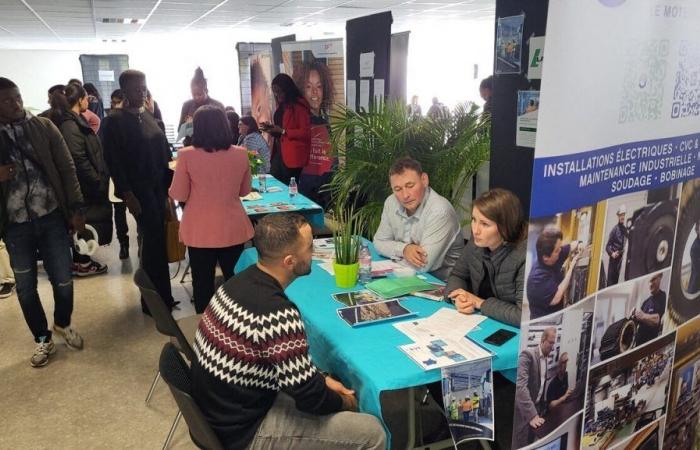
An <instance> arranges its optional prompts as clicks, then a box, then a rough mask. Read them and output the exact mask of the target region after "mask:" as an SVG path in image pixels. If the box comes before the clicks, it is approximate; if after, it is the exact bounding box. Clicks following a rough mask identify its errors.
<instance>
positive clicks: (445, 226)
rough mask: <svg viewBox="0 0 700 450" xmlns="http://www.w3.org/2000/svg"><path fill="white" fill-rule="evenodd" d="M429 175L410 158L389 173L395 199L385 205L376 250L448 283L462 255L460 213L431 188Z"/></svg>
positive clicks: (395, 166) (404, 158) (401, 159)
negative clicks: (458, 216)
mask: <svg viewBox="0 0 700 450" xmlns="http://www.w3.org/2000/svg"><path fill="white" fill-rule="evenodd" d="M428 181H429V180H428V174H427V173H425V172H423V169H422V167H421V165H420V163H419V162H418V161H416V160H414V159H412V158H410V157H403V158H399V159H397V160H396V161H394V164H393V165H392V166H391V169H390V170H389V182H390V184H391V189H392V191H394V195H391V196H389V197H388V198H387V199H386V201H385V202H384V210H383V211H382V219H381V223H380V224H379V228H378V229H377V232H376V233H375V235H374V246H375V247H376V249H377V251H378V252H379V253H380V254H381V255H383V256H386V257H387V258H392V259H402V260H403V262H404V264H406V265H408V266H409V267H411V268H413V269H416V270H419V271H424V272H430V273H431V274H433V275H434V276H436V277H437V278H440V279H441V280H446V279H447V277H448V275H449V274H450V270H451V269H452V266H454V264H455V261H457V259H458V258H459V256H460V254H461V253H462V247H464V239H463V238H462V233H461V229H460V226H459V220H458V219H457V213H456V212H455V210H454V208H453V207H452V205H451V204H450V202H449V201H447V199H445V198H444V197H442V196H440V194H438V193H437V192H435V191H433V190H432V189H430V187H429V186H428V184H429V183H428Z"/></svg>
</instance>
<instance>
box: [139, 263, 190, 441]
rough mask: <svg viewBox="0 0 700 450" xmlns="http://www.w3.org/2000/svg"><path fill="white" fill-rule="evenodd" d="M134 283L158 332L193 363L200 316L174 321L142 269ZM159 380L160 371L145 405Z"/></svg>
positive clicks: (172, 429)
mask: <svg viewBox="0 0 700 450" xmlns="http://www.w3.org/2000/svg"><path fill="white" fill-rule="evenodd" d="M134 283H135V284H136V286H137V287H138V288H139V291H140V292H141V296H142V297H143V300H144V302H146V306H147V307H148V310H149V311H150V312H151V316H152V317H153V320H154V321H155V322H156V329H157V330H158V332H160V333H161V334H164V335H165V336H168V337H170V342H171V343H172V344H173V345H174V346H175V347H176V348H177V349H178V351H180V352H181V353H182V354H183V355H185V357H186V358H187V359H188V360H189V361H193V360H194V358H195V355H194V350H192V345H191V344H190V343H191V342H193V341H194V335H195V333H196V332H197V326H198V324H199V319H200V318H201V315H199V314H197V315H194V316H190V317H185V318H184V319H180V320H177V321H176V320H175V319H174V318H173V316H172V314H171V313H170V309H169V308H168V307H167V306H165V303H164V302H163V299H162V298H161V296H160V294H158V292H157V291H156V289H155V287H154V286H153V282H152V281H151V279H150V278H149V277H148V274H146V272H145V271H144V270H143V269H138V270H137V271H136V273H135V274H134ZM159 379H160V371H158V372H157V373H156V376H155V377H154V378H153V383H151V388H150V389H149V390H148V394H147V395H146V405H148V403H149V402H150V401H151V397H152V396H153V392H154V391H155V389H156V385H157V384H158V380H159ZM178 420H179V418H176V419H175V422H174V423H173V425H172V427H171V428H170V433H168V437H167V439H166V441H165V446H164V448H167V447H168V445H169V444H170V440H171V439H172V437H173V433H174V432H175V429H176V428H177V421H178Z"/></svg>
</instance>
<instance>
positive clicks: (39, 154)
mask: <svg viewBox="0 0 700 450" xmlns="http://www.w3.org/2000/svg"><path fill="white" fill-rule="evenodd" d="M22 127H23V128H24V133H25V135H26V136H27V138H28V139H29V142H31V144H32V148H33V149H34V152H35V153H36V162H37V163H38V165H39V166H40V167H41V170H42V171H43V172H44V175H46V179H47V181H48V182H49V184H50V185H51V187H52V188H53V190H54V192H55V193H56V197H57V199H58V203H59V205H60V206H61V212H63V216H64V217H65V219H66V221H68V219H70V216H71V215H72V214H73V213H74V212H76V211H77V210H78V209H80V208H81V207H82V206H83V195H82V193H81V191H80V185H79V184H78V179H77V177H76V175H75V166H74V164H73V158H71V154H70V152H69V151H68V147H67V146H66V143H65V141H64V140H63V137H62V136H61V133H60V132H59V131H58V129H57V128H56V126H55V125H54V124H53V123H52V122H51V121H50V120H49V119H45V118H41V117H32V116H29V117H28V118H27V120H26V121H24V123H23V125H22ZM10 145H11V144H10V142H8V139H7V137H6V136H5V133H0V164H5V163H6V162H7V161H9V156H8V154H9V146H10ZM5 184H6V183H1V184H0V238H2V236H3V235H4V224H5V222H6V220H7V214H6V213H5V208H6V207H7V192H6V186H5Z"/></svg>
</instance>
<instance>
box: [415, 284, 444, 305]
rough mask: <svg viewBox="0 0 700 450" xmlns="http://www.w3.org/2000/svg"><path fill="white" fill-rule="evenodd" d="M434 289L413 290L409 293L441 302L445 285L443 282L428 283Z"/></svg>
mask: <svg viewBox="0 0 700 450" xmlns="http://www.w3.org/2000/svg"><path fill="white" fill-rule="evenodd" d="M430 284H431V285H432V286H433V287H434V289H431V290H429V291H422V292H413V293H411V295H413V296H415V297H421V298H427V299H428V300H433V301H436V302H441V301H443V300H444V298H445V287H446V286H445V285H444V284H437V283H430Z"/></svg>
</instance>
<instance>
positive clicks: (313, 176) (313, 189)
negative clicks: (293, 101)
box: [282, 39, 345, 208]
mask: <svg viewBox="0 0 700 450" xmlns="http://www.w3.org/2000/svg"><path fill="white" fill-rule="evenodd" d="M344 64H345V53H344V49H343V40H342V39H324V40H317V41H297V42H283V43H282V71H283V72H284V73H286V74H287V75H289V76H291V77H292V79H293V80H294V82H295V83H296V85H297V87H298V88H299V90H300V91H301V93H302V94H303V96H304V100H306V102H307V103H308V105H309V110H310V112H311V149H310V153H309V162H308V163H307V165H306V167H304V169H303V171H302V179H303V182H302V183H300V189H301V192H302V194H304V195H305V196H307V197H308V198H310V199H311V200H313V201H314V202H316V203H318V204H319V205H321V206H322V207H324V208H326V207H327V206H328V204H329V203H330V193H329V192H325V191H323V190H322V189H321V187H322V186H323V185H324V184H326V183H328V182H329V181H330V174H331V173H332V170H333V168H334V167H335V166H336V165H337V158H336V157H335V155H334V154H333V151H332V148H331V142H330V129H329V126H330V121H331V118H332V117H333V116H335V115H337V114H338V113H339V112H340V111H341V107H342V105H343V104H344V103H345V72H344V70H345V69H344Z"/></svg>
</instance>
